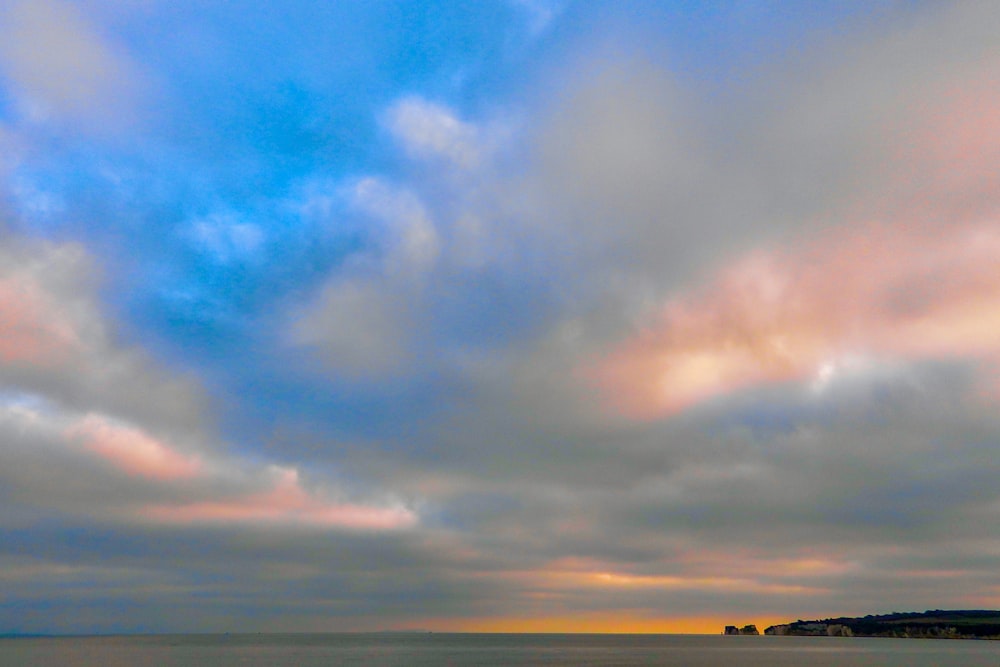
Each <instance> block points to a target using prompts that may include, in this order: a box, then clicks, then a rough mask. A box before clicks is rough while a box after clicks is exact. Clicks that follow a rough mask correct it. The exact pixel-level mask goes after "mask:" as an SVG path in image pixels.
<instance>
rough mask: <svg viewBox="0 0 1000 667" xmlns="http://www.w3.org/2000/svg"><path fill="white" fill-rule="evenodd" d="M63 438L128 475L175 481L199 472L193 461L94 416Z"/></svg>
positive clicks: (150, 437)
mask: <svg viewBox="0 0 1000 667" xmlns="http://www.w3.org/2000/svg"><path fill="white" fill-rule="evenodd" d="M67 435H68V436H69V437H71V438H73V439H76V440H78V441H80V442H81V443H82V444H83V446H84V447H85V448H86V449H87V450H89V451H91V452H93V453H95V454H97V455H98V456H100V457H101V458H103V459H105V460H106V461H108V462H109V463H111V464H112V465H113V466H115V467H116V468H118V469H119V470H121V471H123V472H125V473H127V474H129V475H135V476H139V477H148V478H150V479H156V480H176V479H185V478H190V477H195V476H197V475H198V474H200V473H201V472H202V464H201V462H200V461H199V460H198V459H197V458H195V457H192V456H189V455H186V454H182V453H180V452H178V451H176V450H175V449H173V448H171V447H170V446H169V445H167V444H166V443H164V442H161V441H160V440H157V439H156V438H153V437H152V436H150V435H148V434H146V433H144V432H143V431H141V430H139V429H135V428H130V427H127V426H122V425H119V424H115V423H114V422H112V421H110V420H108V419H105V418H104V417H99V416H97V415H87V416H86V417H84V418H83V419H82V420H80V421H79V422H78V423H77V424H75V425H74V426H73V427H71V428H70V429H69V430H68V432H67Z"/></svg>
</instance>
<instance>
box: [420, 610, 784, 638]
mask: <svg viewBox="0 0 1000 667" xmlns="http://www.w3.org/2000/svg"><path fill="white" fill-rule="evenodd" d="M789 619H790V617H788V616H784V617H779V616H774V615H763V614H758V615H755V616H754V615H751V614H746V615H742V616H741V615H739V614H732V615H730V616H684V617H676V616H661V617H649V616H643V615H641V614H639V613H636V612H632V611H627V612H621V613H613V612H599V613H593V614H567V615H565V616H540V617H500V618H478V619H449V618H441V619H434V620H433V621H427V622H426V623H425V625H424V626H423V627H431V628H432V629H433V630H434V631H438V632H485V633H491V632H492V633H520V634H524V633H528V634H531V633H558V634H636V635H654V634H690V635H718V634H722V631H723V630H724V629H725V627H726V626H727V625H736V626H738V627H743V626H744V625H748V624H754V625H756V626H757V630H758V631H760V633H761V634H763V632H764V629H765V628H767V627H769V626H772V625H779V624H782V623H788V622H789ZM792 620H794V619H792Z"/></svg>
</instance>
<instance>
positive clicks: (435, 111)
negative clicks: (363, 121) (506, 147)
mask: <svg viewBox="0 0 1000 667" xmlns="http://www.w3.org/2000/svg"><path fill="white" fill-rule="evenodd" d="M386 122H387V124H388V126H389V129H390V131H391V132H392V133H393V134H394V135H395V136H396V138H397V139H398V140H399V141H400V142H402V144H403V147H404V148H405V149H406V151H407V152H408V153H409V154H410V155H412V156H414V157H418V158H423V159H444V160H445V161H447V162H450V163H451V164H452V165H454V166H456V167H459V168H460V169H474V168H476V167H479V166H480V165H481V164H482V163H483V161H484V160H485V159H486V157H487V156H488V155H489V153H490V151H491V150H492V146H491V145H490V143H489V139H488V137H487V136H486V134H485V133H484V132H483V131H482V130H480V129H479V128H478V127H476V126H475V125H473V124H471V123H466V122H464V121H462V120H459V119H458V118H457V117H456V116H455V114H454V113H453V112H452V111H451V110H450V109H448V108H446V107H443V106H440V105H437V104H434V103H432V102H428V101H427V100H424V99H421V98H419V97H406V98H403V99H401V100H399V101H398V102H396V104H394V105H393V106H392V107H391V108H390V109H389V110H388V112H386Z"/></svg>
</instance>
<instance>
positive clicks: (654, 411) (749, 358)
mask: <svg viewBox="0 0 1000 667" xmlns="http://www.w3.org/2000/svg"><path fill="white" fill-rule="evenodd" d="M997 257H1000V225H997V224H993V223H982V224H969V225H963V226H958V225H955V226H950V227H943V226H922V225H903V224H896V225H875V224H871V225H865V226H859V227H857V228H855V229H850V230H842V231H839V232H836V233H831V234H830V235H828V236H827V237H825V238H823V239H819V240H812V241H811V242H809V243H804V244H799V245H794V246H790V247H787V248H784V249H780V250H773V251H769V252H768V251H760V252H757V253H753V254H750V255H748V256H746V257H744V258H742V259H741V260H739V261H737V262H736V263H735V264H733V265H732V266H730V267H728V268H726V269H724V270H723V271H721V272H720V273H719V274H718V275H717V277H716V278H715V279H714V280H713V281H712V282H711V283H710V284H709V285H708V286H706V287H705V288H703V289H701V290H698V291H695V292H692V293H689V294H685V295H682V296H679V297H676V298H674V299H672V300H671V301H669V302H668V303H667V304H666V305H665V306H664V307H663V308H662V310H661V312H660V314H659V316H658V318H657V320H656V322H655V323H654V324H653V325H652V326H650V327H649V328H647V329H646V330H645V331H643V332H641V333H639V334H638V335H637V336H635V337H634V338H632V339H631V340H628V341H626V342H625V343H624V344H622V345H621V346H620V347H619V348H618V349H616V350H614V351H613V352H612V353H611V354H610V355H609V356H608V357H607V358H606V359H604V360H602V362H601V363H600V364H599V365H598V367H597V368H596V370H595V372H594V377H595V378H596V379H597V380H598V382H599V383H600V384H601V386H602V387H603V388H604V389H605V390H606V391H607V392H608V394H609V395H610V396H611V397H612V401H613V402H614V403H615V404H616V406H617V407H618V408H620V409H621V410H622V411H623V412H624V413H626V414H629V415H632V416H635V417H655V416H659V415H668V414H671V413H675V412H678V411H680V410H683V409H685V408H687V407H690V406H692V405H695V404H697V403H699V402H701V401H704V400H707V399H710V398H712V397H715V396H720V395H724V394H727V393H729V392H733V391H737V390H740V389H743V388H747V387H750V386H754V385H759V384H766V383H777V382H783V381H796V380H805V379H807V378H810V377H813V376H815V375H816V374H817V372H818V371H819V369H820V368H821V367H822V366H823V365H824V364H827V363H830V362H831V361H835V360H837V359H838V358H842V357H844V356H847V355H858V354H860V355H875V356H880V357H890V358H904V359H934V358H937V359H950V358H977V357H982V358H986V359H1000V263H998V262H997Z"/></svg>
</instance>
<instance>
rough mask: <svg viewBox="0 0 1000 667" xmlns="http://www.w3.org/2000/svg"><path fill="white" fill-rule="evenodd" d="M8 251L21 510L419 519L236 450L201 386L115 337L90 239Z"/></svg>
mask: <svg viewBox="0 0 1000 667" xmlns="http://www.w3.org/2000/svg"><path fill="white" fill-rule="evenodd" d="M0 255H2V256H3V259H4V262H3V264H2V266H3V269H2V270H0V341H2V347H0V383H2V385H3V387H4V390H5V394H4V395H3V397H2V398H3V399H4V400H3V401H0V441H2V442H3V443H4V445H3V449H2V451H0V457H2V458H3V462H4V465H3V466H2V467H3V469H4V472H3V473H2V477H3V478H4V479H5V480H6V481H7V482H8V488H9V489H10V490H9V491H8V492H7V493H6V495H5V500H6V501H7V502H9V503H13V506H14V507H15V508H18V510H19V511H23V512H30V511H32V508H38V507H46V508H49V509H50V510H55V511H58V512H63V513H66V514H69V515H75V516H85V517H88V516H89V517H92V518H96V517H102V518H104V519H106V520H112V521H119V522H126V523H128V522H139V523H149V522H152V523H158V524H159V523H179V524H198V523H202V522H209V523H217V522H225V521H239V522H244V523H252V524H257V523H259V524H262V525H269V526H282V525H295V526H306V527H322V528H326V529H338V528H347V529H351V530H391V529H397V528H403V527H409V526H412V525H414V524H415V523H416V522H417V515H416V513H415V512H414V511H412V510H410V509H407V508H405V507H404V506H403V505H401V504H399V503H398V502H397V503H393V504H391V505H390V506H383V505H382V504H381V503H379V502H374V503H367V502H364V501H361V502H352V501H347V500H336V501H334V500H327V499H325V498H324V497H323V495H322V494H318V493H316V492H315V491H314V490H307V489H306V488H305V487H304V486H303V484H302V482H301V481H300V479H299V473H298V470H297V469H296V468H293V467H287V466H286V467H275V466H272V465H265V464H262V463H259V462H255V461H253V460H251V459H244V458H242V457H241V456H240V455H239V454H238V453H237V451H235V450H234V451H227V448H226V447H224V446H223V443H221V442H220V441H219V440H218V436H216V435H215V434H214V433H213V431H212V429H211V428H210V424H209V423H208V422H207V420H206V419H205V418H204V417H203V415H202V411H201V404H203V403H204V394H203V392H202V391H201V390H200V388H199V387H198V386H197V384H196V383H194V382H193V381H191V380H185V379H177V378H175V377H173V375H172V373H170V372H169V371H167V370H166V369H164V368H162V367H159V366H158V365H156V364H154V363H153V362H152V361H151V360H150V359H148V358H146V357H145V356H144V355H143V354H141V353H140V352H139V351H138V350H135V349H130V348H129V347H127V346H125V345H122V344H121V343H120V342H119V341H117V340H115V338H114V337H113V336H112V334H111V332H110V331H109V329H110V323H109V321H108V320H107V319H106V316H105V315H104V313H103V309H102V308H101V306H100V304H99V303H98V301H97V294H96V280H95V278H94V275H93V274H94V268H93V266H92V262H91V259H90V257H89V255H88V254H87V253H86V252H85V251H84V250H83V248H81V247H79V246H74V245H58V244H50V243H40V242H29V241H24V240H19V239H17V238H16V237H12V236H8V237H5V238H4V240H3V245H2V246H0ZM53 483H55V484H56V486H55V487H53ZM331 486H332V485H331Z"/></svg>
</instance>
